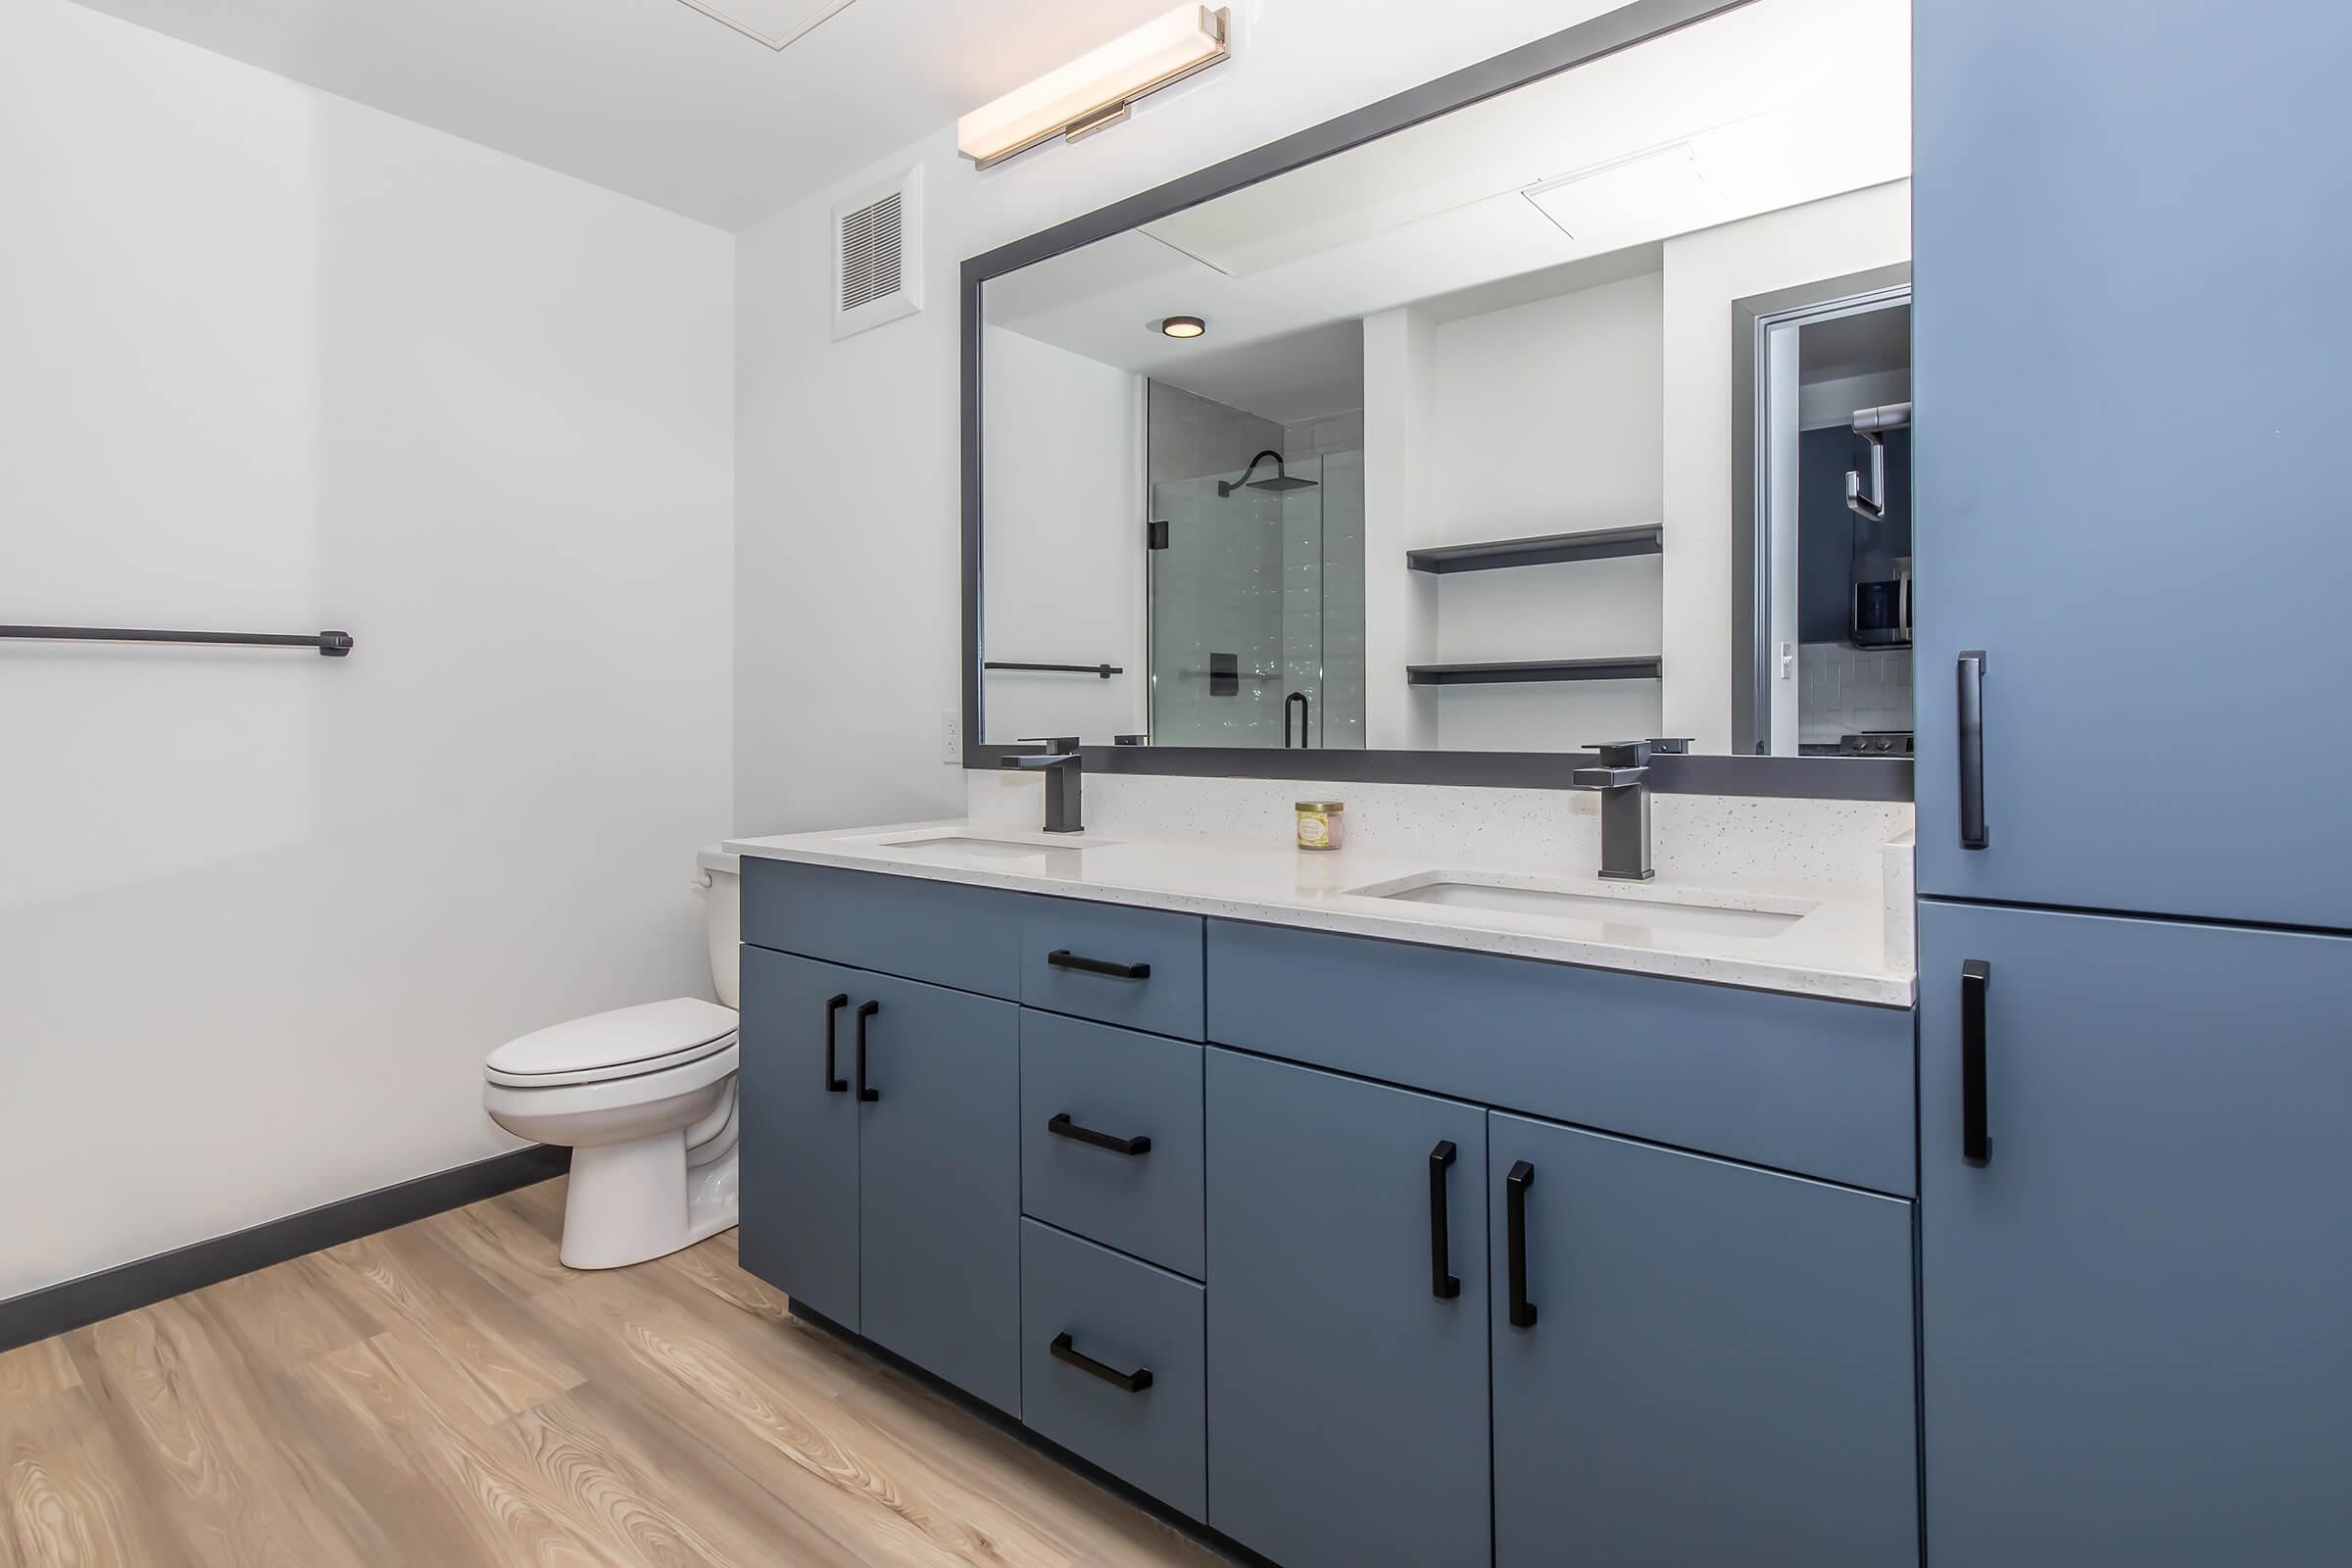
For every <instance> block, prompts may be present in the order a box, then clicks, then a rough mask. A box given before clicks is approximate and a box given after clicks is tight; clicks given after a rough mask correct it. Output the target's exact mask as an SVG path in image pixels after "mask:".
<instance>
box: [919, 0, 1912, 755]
mask: <svg viewBox="0 0 2352 1568" xmlns="http://www.w3.org/2000/svg"><path fill="white" fill-rule="evenodd" d="M1753 3H1754V0H1634V3H1633V4H1631V5H1626V6H1621V7H1619V8H1618V9H1616V10H1614V11H1610V12H1607V13H1605V14H1604V15H1601V16H1598V17H1594V18H1593V19H1592V20H1591V21H1589V22H1583V23H1579V24H1578V25H1575V26H1573V27H1569V28H1567V29H1565V30H1564V31H1560V32H1555V33H1553V34H1551V35H1550V36H1549V37H1545V38H1539V39H1537V40H1536V41H1535V42H1533V43H1530V44H1524V45H1522V46H1521V47H1519V48H1517V49H1512V50H1508V51H1506V52H1505V53H1502V54H1499V55H1496V56H1495V57H1494V58H1493V59H1491V60H1487V61H1483V62H1481V63H1480V64H1478V65H1475V66H1470V67H1467V68H1465V69H1463V70H1461V71H1457V72H1454V73H1452V74H1450V75H1446V76H1440V77H1438V78H1437V79H1436V80H1435V81H1430V82H1425V83H1423V84H1422V85H1420V86H1418V87H1414V88H1411V89H1409V90H1407V91H1404V92H1400V93H1398V94H1397V95H1396V96H1395V97H1393V98H1386V99H1383V100H1381V101H1380V102H1379V103H1375V104H1369V105H1366V106H1365V107H1364V108H1362V109H1358V110H1355V111H1353V112H1352V113H1349V114H1346V115H1342V116H1340V117H1339V118H1338V119H1337V120H1329V121H1326V122H1324V123H1322V124H1320V125H1315V126H1312V127H1310V128H1308V129H1306V130H1302V131H1299V132H1298V133H1297V134H1295V135H1290V136H1285V137H1283V138H1282V139H1281V140H1279V141H1273V142H1268V143H1267V144H1266V145H1265V146H1263V147H1259V148H1257V149H1255V150H1254V151H1251V152H1247V153H1243V154H1241V155H1240V156H1238V157H1235V158H1229V159H1227V160H1226V161H1225V162H1223V163H1221V164H1213V165H1211V166H1210V167H1208V168H1206V169H1203V170H1200V171H1198V172H1194V173H1190V174H1186V175H1184V176H1183V177H1182V178H1179V179H1173V180H1170V181H1168V183H1166V184H1164V185H1160V186H1157V187H1156V188H1154V189H1152V190H1148V191H1145V192H1143V193H1142V194H1141V195H1137V196H1130V197H1128V198H1127V199H1125V200H1124V201H1118V202H1113V203H1112V204H1111V205H1109V206H1108V207H1104V208H1102V209H1100V210H1098V211H1096V212H1092V213H1089V214H1087V215H1086V216H1085V217H1083V218H1074V219H1072V220H1070V221H1068V222H1066V223H1057V224H1055V225H1054V227H1052V228H1048V229H1043V230H1040V231H1039V232H1038V233H1035V234H1032V235H1030V236H1029V237H1028V238H1026V239H1020V240H1015V241H1013V242H1012V243H1011V244H1009V245H1003V246H999V247H998V248H997V249H995V250H993V251H988V252H986V253H984V254H982V255H979V256H974V257H970V258H967V259H966V260H965V262H964V263H963V270H962V278H961V280H960V283H959V285H958V288H957V294H958V299H959V303H960V305H961V308H962V312H963V320H962V332H963V336H962V346H963V765H964V766H965V767H967V768H997V767H1001V766H1003V765H1004V759H1005V758H1006V757H1008V756H1013V755H1016V754H1017V753H1018V752H1019V751H1020V750H1021V748H1019V747H1013V746H990V745H986V744H984V743H983V742H982V739H981V736H982V730H981V722H982V719H981V679H982V671H981V660H982V652H981V649H982V640H983V637H984V628H983V627H982V625H981V613H982V594H981V571H982V552H981V543H982V537H983V520H984V519H983V518H982V516H981V512H982V500H981V482H980V479H981V462H982V456H983V454H982V452H981V436H980V431H981V418H980V399H981V376H980V328H981V323H982V314H981V286H982V285H983V284H985V283H986V282H987V281H988V280H989V279H990V278H992V277H1000V276H1002V275H1004V274H1005V273H1006V272H1011V271H1017V270H1020V269H1021V268H1024V267H1027V266H1029V265H1031V264H1032V263H1036V262H1042V261H1045V260H1047V259H1048V258H1050V257H1054V256H1059V255H1061V254H1062V253H1063V252H1064V251H1072V250H1076V249H1078V248H1079V247H1080V246H1082V245H1091V244H1093V243H1094V242H1095V241H1097V240H1100V239H1107V238H1108V237H1110V236H1111V235H1113V234H1119V233H1123V232H1125V231H1126V230H1128V229H1130V228H1134V227H1137V226H1138V225H1140V224H1144V223H1149V222H1152V221H1156V220H1158V219H1162V218H1165V217H1167V216H1168V215H1169V214H1171V213H1177V212H1181V211H1183V210H1184V209H1186V208H1188V207H1197V206H1199V205H1200V204H1201V203H1202V202H1205V201H1211V200H1214V199H1215V198H1217V197H1219V196H1223V195H1226V194H1228V193H1229V192H1232V191H1237V190H1240V189H1242V188H1243V187H1245V186H1248V185H1254V184H1256V183H1258V182H1259V181H1260V180H1265V179H1271V178H1273V177H1274V176H1276V175H1277V174H1283V173H1288V172H1290V171H1292V170H1294V169H1300V168H1303V167H1305V166H1306V165H1308V164H1312V163H1316V162H1319V161H1320V160H1322V159H1325V158H1329V157H1331V156H1332V155H1334V154H1336V153H1343V152H1347V151H1348V149H1350V148H1353V147H1360V146H1362V145H1363V144H1364V143H1366V142H1370V141H1377V140H1378V139H1379V138H1381V137H1383V136H1387V135H1390V134H1392V133H1394V132H1396V131H1399V130H1403V129H1406V128H1407V127H1409V126H1412V125H1417V124H1420V123H1423V122H1424V121H1429V120H1435V119H1437V118H1439V117H1440V116H1442V115H1448V114H1451V113H1452V112H1453V111H1455V110H1457V109H1461V108H1465V107H1467V106H1469V105H1471V104H1475V103H1479V102H1482V101H1483V100H1485V99H1488V98H1493V97H1495V96H1497V95H1498V94H1501V93H1506V92H1510V91H1512V90H1514V89H1515V88H1519V87H1524V86H1526V85H1527V84H1528V83H1530V82H1533V81H1541V80H1542V79H1544V77H1546V76H1553V75H1557V74H1558V73H1561V72H1563V71H1571V70H1574V69H1575V68H1576V67H1578V66H1581V65H1584V64H1586V63H1587V62H1589V61H1593V60H1598V59H1601V58H1602V57H1604V56H1607V55H1612V54H1616V53H1618V52H1620V51H1622V50H1626V49H1633V48H1637V47H1639V46H1640V45H1642V44H1644V43H1647V42H1648V41H1650V40H1651V39H1653V38H1658V37H1662V36H1664V35H1665V34H1667V33H1670V32H1675V31H1678V30H1680V29H1682V28H1684V27H1688V26H1691V25H1693V24H1695V23H1700V22H1704V21H1706V20H1707V19H1709V18H1711V17H1717V16H1721V15H1723V14H1724V13H1726V12H1730V11H1738V10H1740V9H1741V8H1742V7H1745V6H1747V5H1750V4H1753ZM1727 324H1728V323H1727ZM1725 417H1726V418H1729V417H1731V411H1729V410H1727V411H1726V412H1725ZM1733 608H1734V607H1732V606H1730V605H1726V606H1725V607H1724V611H1725V613H1726V614H1727V615H1728V614H1730V613H1732V610H1733ZM1084 758H1085V767H1086V770H1087V771H1088V772H1090V773H1166V774H1179V775H1185V776H1190V777H1194V778H1297V779H1320V780H1336V781H1340V782H1353V781H1356V780H1365V781H1370V782H1375V783H1385V784H1451V785H1464V784H1468V785H1484V786H1487V787H1490V788H1503V789H1566V788H1568V787H1569V784H1568V774H1569V771H1570V770H1571V769H1572V768H1575V767H1577V766H1580V765H1589V764H1591V763H1593V762H1594V761H1596V760H1597V759H1596V758H1594V756H1593V754H1592V753H1590V752H1387V751H1304V750H1299V751H1274V750H1269V749H1260V748H1254V747H1209V746H1089V747H1086V748H1085V749H1084ZM1649 781H1650V784H1651V787H1652V788H1654V789H1657V790H1661V791H1665V792H1668V793H1673V794H1684V795H1762V796H1779V797H1793V798H1810V799H1818V800H1839V801H1907V800H1910V799H1911V762H1910V760H1908V759H1899V760H1895V759H1889V760H1879V759H1863V758H1850V759H1849V758H1838V757H1731V756H1720V757H1702V756H1687V757H1657V758H1653V759H1652V760H1651V762H1650V772H1649Z"/></svg>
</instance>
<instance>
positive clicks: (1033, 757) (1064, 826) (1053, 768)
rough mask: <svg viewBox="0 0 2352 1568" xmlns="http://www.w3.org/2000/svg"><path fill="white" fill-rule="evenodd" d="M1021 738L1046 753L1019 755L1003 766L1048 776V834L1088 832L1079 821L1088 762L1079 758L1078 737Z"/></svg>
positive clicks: (1023, 753) (1019, 753) (1009, 759)
mask: <svg viewBox="0 0 2352 1568" xmlns="http://www.w3.org/2000/svg"><path fill="white" fill-rule="evenodd" d="M1021 738H1022V740H1023V741H1024V742H1026V743H1027V744H1029V745H1033V746H1043V747H1044V748H1045V750H1044V751H1043V752H1016V753H1014V754H1013V755H1012V756H1010V757H1007V758H1005V760H1004V762H1003V764H1002V765H1004V766H1005V767H1017V768H1021V769H1023V770H1025V771H1028V772H1033V773H1034V772H1042V773H1044V774H1045V775H1046V831H1047V832H1049V833H1083V832H1085V831H1086V824H1085V823H1084V822H1083V821H1081V820H1080V819H1079V801H1078V786H1079V781H1080V779H1081V778H1082V776H1083V774H1084V771H1085V761H1084V760H1083V759H1082V758H1080V756H1079V755H1078V737H1077V736H1075V735H1056V736H1054V737H1052V738H1050V739H1042V740H1041V739H1040V738H1038V737H1037V736H1034V735H1024V736H1023V737H1021Z"/></svg>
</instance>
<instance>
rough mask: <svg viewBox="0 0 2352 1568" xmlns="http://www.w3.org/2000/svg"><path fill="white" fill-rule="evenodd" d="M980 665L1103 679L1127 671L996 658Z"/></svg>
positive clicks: (1088, 665)
mask: <svg viewBox="0 0 2352 1568" xmlns="http://www.w3.org/2000/svg"><path fill="white" fill-rule="evenodd" d="M980 667H981V668H982V669H1037V670H1046V671H1050V672H1052V673H1054V674H1061V675H1099V676H1101V677H1102V678H1103V679H1104V680H1108V679H1110V677H1111V676H1113V675H1124V674H1125V673H1127V672H1126V671H1125V670H1123V669H1121V668H1120V667H1119V666H1118V665H1116V664H1015V663H1011V662H1007V661H1005V660H998V659H992V660H990V661H989V662H986V663H984V664H982V665H981V666H980Z"/></svg>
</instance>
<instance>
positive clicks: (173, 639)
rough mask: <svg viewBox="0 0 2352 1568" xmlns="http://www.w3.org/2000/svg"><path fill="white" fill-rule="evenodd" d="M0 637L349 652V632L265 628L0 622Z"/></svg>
mask: <svg viewBox="0 0 2352 1568" xmlns="http://www.w3.org/2000/svg"><path fill="white" fill-rule="evenodd" d="M0 639H13V640H15V641H18V642H40V643H205V644H212V645H217V646H218V645H226V646H231V647H237V648H316V649H317V650H319V653H321V654H323V655H325V656H326V657H327V658H329V659H341V658H343V657H345V656H346V655H348V654H349V653H350V652H351V647H352V643H351V633H349V632H347V631H322V632H319V633H316V634H314V635H312V636H308V637H301V636H281V635H279V634H278V633H276V632H266V631H134V630H129V629H126V628H124V627H121V626H0Z"/></svg>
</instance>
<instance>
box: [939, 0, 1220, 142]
mask: <svg viewBox="0 0 2352 1568" xmlns="http://www.w3.org/2000/svg"><path fill="white" fill-rule="evenodd" d="M1229 21H1230V14H1229V12H1227V11H1225V10H1222V9H1218V10H1212V9H1210V8H1209V7H1207V6H1204V5H1183V6H1178V7H1177V8H1176V9H1175V10H1173V11H1171V12H1169V13H1167V14H1166V15H1165V16H1162V17H1159V18H1156V19H1154V20H1153V21H1151V22H1147V23H1145V24H1144V25H1142V26H1140V27H1138V28H1136V29H1135V30H1134V31H1133V32H1129V33H1125V34H1122V35H1121V36H1119V37H1116V38H1113V39H1112V40H1111V41H1110V42H1108V43H1106V44H1104V45H1103V46H1102V47H1101V48H1099V49H1094V50H1090V51H1088V52H1087V53H1085V54H1083V55H1080V56H1079V57H1078V58H1077V59H1075V60H1073V61H1071V62H1070V63H1069V64H1068V65H1066V66H1063V67H1062V68H1061V69H1060V70H1058V71H1054V72H1050V73H1047V74H1045V75H1043V76H1040V77H1038V78H1037V79H1036V80H1035V81H1033V82H1031V83H1029V85H1027V86H1026V87H1020V88H1016V89H1015V90H1013V91H1011V92H1008V93H1006V94H1005V96H1004V97H1002V98H1000V99H998V100H997V101H996V102H995V103H992V104H989V105H988V106H986V107H985V108H981V109H975V110H973V111H972V112H971V113H970V114H968V115H966V116H964V117H963V118H962V119H961V120H959V121H957V122H956V150H957V151H958V152H960V153H962V154H963V156H964V157H966V158H969V159H970V160H971V161H972V162H973V163H974V164H976V165H978V166H979V167H980V168H982V169H986V168H988V167H989V166H990V165H992V164H1001V163H1003V162H1004V161H1005V159H1007V158H1010V157H1012V156H1014V155H1015V154H1016V153H1024V152H1027V151H1028V150H1029V149H1030V148H1032V147H1035V146H1036V145H1038V143H1040V142H1043V141H1049V140H1051V139H1052V138H1054V137H1055V136H1060V137H1063V138H1064V139H1066V140H1069V141H1077V140H1078V139H1080V138H1081V137H1084V136H1091V135H1093V134H1094V133H1095V132H1096V131H1098V130H1103V129H1105V128H1106V127H1108V126H1111V125H1115V124H1117V123H1119V122H1120V121H1122V120H1125V119H1126V118H1127V108H1128V106H1129V105H1130V104H1132V103H1134V102H1135V101H1136V100H1137V99H1138V98H1141V97H1143V96H1144V95H1146V94H1147V93H1153V92H1157V91H1158V90H1159V89H1160V88H1162V87H1165V86H1167V85H1168V84H1169V83H1170V82H1173V81H1181V80H1182V79H1183V78H1185V77H1186V76H1189V75H1191V74H1192V73H1194V72H1196V71H1202V70H1205V69H1206V68H1208V67H1210V66H1213V65H1215V64H1216V63H1217V62H1218V61H1220V60H1222V59H1224V58H1225V56H1226V29H1227V25H1228V23H1229Z"/></svg>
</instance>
